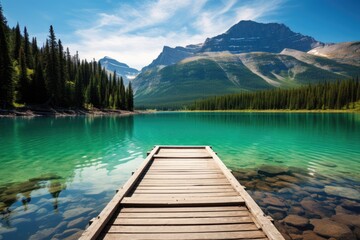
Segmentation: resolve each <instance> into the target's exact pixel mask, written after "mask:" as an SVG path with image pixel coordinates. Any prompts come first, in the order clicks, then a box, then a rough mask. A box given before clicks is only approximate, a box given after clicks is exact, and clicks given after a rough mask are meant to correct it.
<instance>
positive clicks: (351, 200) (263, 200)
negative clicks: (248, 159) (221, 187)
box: [233, 165, 360, 240]
mask: <svg viewBox="0 0 360 240" xmlns="http://www.w3.org/2000/svg"><path fill="white" fill-rule="evenodd" d="M233 173H234V175H235V177H236V178H237V179H238V180H239V181H240V183H241V184H242V185H244V186H245V187H246V190H247V191H248V192H249V194H250V195H251V196H252V197H253V198H254V199H255V201H256V202H257V203H258V204H259V205H260V207H261V208H262V209H263V211H264V212H265V214H267V215H269V216H271V217H272V218H273V219H274V224H275V226H276V227H277V228H278V229H279V231H280V232H281V233H282V235H283V236H284V237H285V239H288V240H291V239H293V240H324V239H329V240H330V239H331V240H334V239H337V240H345V239H347V240H356V239H360V186H359V184H358V182H354V181H352V180H349V179H346V178H343V179H336V181H335V180H334V179H330V178H326V177H324V176H321V175H316V176H311V175H309V174H308V173H306V172H304V171H303V170H300V169H296V168H287V167H275V166H268V165H263V166H261V167H259V168H256V169H242V170H238V171H234V172H233ZM339 183H341V185H339Z"/></svg>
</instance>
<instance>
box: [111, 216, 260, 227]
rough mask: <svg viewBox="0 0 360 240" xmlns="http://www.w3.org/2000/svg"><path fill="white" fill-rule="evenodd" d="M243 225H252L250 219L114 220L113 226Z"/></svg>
mask: <svg viewBox="0 0 360 240" xmlns="http://www.w3.org/2000/svg"><path fill="white" fill-rule="evenodd" d="M235 223H236V224H243V223H253V220H252V219H251V218H250V217H222V218H158V219H154V218H143V219H138V218H116V219H115V220H114V223H113V224H115V225H137V226H147V225H150V226H154V225H209V224H235Z"/></svg>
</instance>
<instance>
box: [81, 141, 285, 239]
mask: <svg viewBox="0 0 360 240" xmlns="http://www.w3.org/2000/svg"><path fill="white" fill-rule="evenodd" d="M80 239H82V240H85V239H154V240H155V239H156V240H157V239H284V238H283V237H282V235H281V234H280V233H279V231H278V230H277V229H276V228H275V226H274V225H273V224H272V222H271V221H270V219H269V218H268V217H266V216H265V215H264V213H263V212H262V210H261V209H260V207H259V206H258V205H257V204H256V203H255V201H254V200H253V199H252V198H251V197H250V195H249V194H248V193H247V192H246V191H245V190H244V187H243V186H241V185H240V183H239V182H238V181H237V180H236V179H235V177H234V176H233V175H232V174H231V172H230V171H229V170H228V169H227V168H226V166H225V165H224V164H223V162H222V161H221V160H220V159H219V157H218V156H217V155H216V153H215V152H214V151H213V150H212V149H211V148H210V147H208V146H156V147H155V148H154V149H153V150H152V151H151V152H150V153H149V155H148V157H147V158H146V159H145V161H144V162H143V163H142V165H141V166H140V167H139V169H138V170H137V171H136V172H135V173H134V174H133V175H132V176H131V178H130V179H129V180H128V181H127V182H126V183H125V185H124V186H123V187H122V188H121V189H119V191H118V192H117V194H116V195H115V196H114V198H113V199H112V200H111V201H110V202H109V204H108V205H107V206H106V207H105V208H104V210H103V211H102V212H101V213H100V214H99V216H98V217H97V218H95V219H94V220H93V221H92V224H91V225H90V226H89V227H88V228H87V229H86V230H85V231H84V233H83V234H82V236H81V238H80Z"/></svg>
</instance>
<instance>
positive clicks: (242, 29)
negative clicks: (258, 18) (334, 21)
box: [200, 21, 324, 53]
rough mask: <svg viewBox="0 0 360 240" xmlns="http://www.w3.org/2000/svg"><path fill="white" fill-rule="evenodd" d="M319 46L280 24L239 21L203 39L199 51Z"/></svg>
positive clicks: (305, 49)
mask: <svg viewBox="0 0 360 240" xmlns="http://www.w3.org/2000/svg"><path fill="white" fill-rule="evenodd" d="M322 45H324V44H323V43H321V42H318V41H316V40H315V39H314V38H312V37H309V36H304V35H302V34H300V33H295V32H293V31H291V30H290V29H289V28H288V27H287V26H285V25H284V24H278V23H267V24H264V23H257V22H253V21H240V22H239V23H237V24H235V25H234V26H232V27H231V28H230V29H229V30H228V31H227V32H225V33H223V34H221V35H218V36H216V37H213V38H208V39H206V41H205V43H204V45H203V46H202V48H201V50H200V51H201V52H222V51H230V52H232V53H246V52H272V53H279V52H281V51H282V50H283V49H284V48H291V49H296V50H300V51H309V50H310V49H312V48H314V47H317V46H322Z"/></svg>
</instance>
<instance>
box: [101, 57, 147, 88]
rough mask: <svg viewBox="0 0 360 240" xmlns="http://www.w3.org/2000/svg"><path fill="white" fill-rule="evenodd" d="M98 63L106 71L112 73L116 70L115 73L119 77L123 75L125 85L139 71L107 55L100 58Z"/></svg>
mask: <svg viewBox="0 0 360 240" xmlns="http://www.w3.org/2000/svg"><path fill="white" fill-rule="evenodd" d="M99 63H100V64H101V66H102V67H103V68H105V69H106V71H107V72H108V73H111V74H112V73H114V71H116V74H117V75H118V76H119V77H120V76H121V77H123V80H124V84H125V85H128V83H129V81H130V80H133V79H134V78H135V77H136V76H137V75H138V74H139V73H140V72H139V71H138V70H137V69H135V68H131V67H129V66H128V65H127V64H125V63H121V62H119V61H117V60H115V59H113V58H110V57H107V56H106V57H104V58H102V59H100V60H99Z"/></svg>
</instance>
